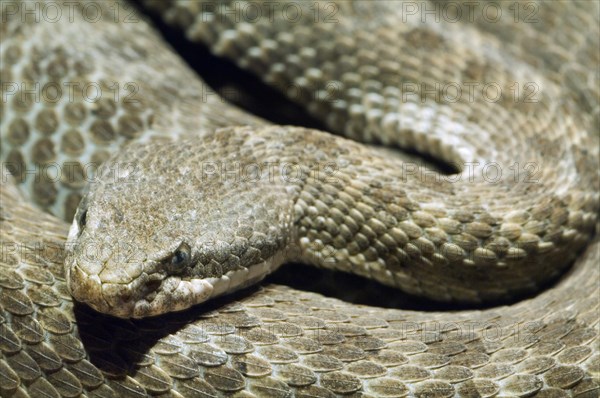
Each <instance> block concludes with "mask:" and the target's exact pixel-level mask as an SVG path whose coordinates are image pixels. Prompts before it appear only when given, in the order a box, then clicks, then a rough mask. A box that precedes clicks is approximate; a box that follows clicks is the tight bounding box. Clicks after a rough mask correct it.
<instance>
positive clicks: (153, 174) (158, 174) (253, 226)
mask: <svg viewBox="0 0 600 398" xmlns="http://www.w3.org/2000/svg"><path fill="white" fill-rule="evenodd" d="M206 145H209V143H204V144H203V142H202V141H201V140H198V139H197V138H195V139H193V140H190V141H188V142H178V143H171V144H165V143H164V142H161V143H160V144H159V143H156V144H154V146H153V144H152V143H144V144H141V143H140V144H136V145H132V146H129V147H127V149H124V150H123V151H122V152H121V153H119V154H118V155H117V156H116V157H114V158H113V159H111V160H109V161H107V163H106V164H105V165H104V167H102V168H101V170H99V172H98V173H97V176H96V177H95V178H94V180H93V181H92V182H91V184H90V188H89V191H88V192H87V193H86V195H85V196H84V198H83V200H82V201H81V203H80V205H79V207H78V209H77V212H76V215H75V219H74V221H73V223H72V226H71V229H70V232H69V238H68V241H67V256H66V261H65V267H66V278H67V283H68V287H69V289H70V292H71V294H72V295H73V297H74V298H75V299H76V300H77V301H80V302H85V303H87V304H88V305H89V306H91V307H92V308H94V309H96V310H97V311H99V312H102V313H106V314H110V315H114V316H117V317H121V318H130V317H133V318H142V317H147V316H154V315H160V314H163V313H166V312H171V311H179V310H184V309H186V308H189V307H191V306H192V305H195V304H198V303H202V302H205V301H207V300H208V299H210V298H212V297H215V296H218V295H221V294H224V293H229V292H231V291H234V290H237V289H240V288H243V287H245V286H247V285H249V284H251V283H254V282H256V281H258V280H260V279H262V278H264V276H266V275H267V274H268V273H270V272H271V271H272V270H273V269H274V268H276V267H277V266H279V265H280V264H281V263H282V262H283V261H284V256H283V254H282V248H283V247H284V246H285V241H286V239H287V238H286V235H285V234H284V232H283V229H284V228H285V227H286V225H288V224H289V221H290V219H291V217H290V216H289V212H288V213H286V211H285V210H284V207H285V208H287V209H291V208H293V206H292V205H291V204H290V203H288V202H287V200H286V199H285V197H283V199H282V194H283V193H284V192H283V191H281V190H279V189H278V188H277V187H273V186H272V185H273V184H271V183H270V185H269V187H268V191H267V194H264V193H260V192H261V190H257V186H260V185H261V184H260V182H259V183H258V185H257V183H256V181H253V182H252V183H251V184H250V185H251V188H252V189H249V188H250V186H239V185H236V184H233V185H232V184H231V182H227V181H224V180H222V179H221V178H209V179H203V178H200V177H198V175H197V174H195V171H196V170H197V169H198V167H201V166H199V165H201V164H202V162H203V159H202V158H201V157H200V158H198V157H199V156H200V155H199V154H203V153H208V152H209V150H208V149H207V148H206V147H205V146H206ZM212 145H214V143H213V144H211V146H212ZM219 145H221V146H222V145H223V143H219ZM129 163H135V167H134V168H132V169H131V170H127V171H124V170H118V171H115V169H117V168H119V167H120V168H123V165H124V164H129ZM174 165H175V166H174ZM267 183H268V182H267ZM242 184H243V183H242ZM262 192H264V191H262Z"/></svg>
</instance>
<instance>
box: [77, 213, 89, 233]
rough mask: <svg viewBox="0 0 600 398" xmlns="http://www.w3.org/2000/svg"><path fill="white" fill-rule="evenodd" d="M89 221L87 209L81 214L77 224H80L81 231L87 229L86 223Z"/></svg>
mask: <svg viewBox="0 0 600 398" xmlns="http://www.w3.org/2000/svg"><path fill="white" fill-rule="evenodd" d="M86 221H87V209H85V210H84V211H83V212H81V214H80V215H79V218H78V220H77V223H78V224H79V229H83V227H85V223H86Z"/></svg>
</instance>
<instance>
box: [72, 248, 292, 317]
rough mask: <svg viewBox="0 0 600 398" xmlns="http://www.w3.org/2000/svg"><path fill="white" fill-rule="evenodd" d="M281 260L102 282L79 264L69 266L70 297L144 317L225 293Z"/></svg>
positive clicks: (106, 309) (102, 308) (259, 277)
mask: <svg viewBox="0 0 600 398" xmlns="http://www.w3.org/2000/svg"><path fill="white" fill-rule="evenodd" d="M281 263H282V261H281V259H280V258H279V256H276V257H275V258H272V259H270V260H267V261H263V262H260V263H257V264H255V265H252V266H250V267H249V268H241V269H238V270H233V271H229V272H227V273H226V274H225V275H223V276H221V277H218V278H194V279H189V280H183V279H181V278H180V277H178V276H169V275H165V274H164V273H162V272H153V273H150V274H148V273H142V274H141V275H140V276H138V277H136V278H135V279H134V280H132V281H130V282H128V283H108V282H102V280H101V279H100V277H99V276H98V275H95V274H94V275H91V274H88V273H87V272H85V270H83V269H82V267H80V266H79V265H78V264H76V263H74V264H72V265H71V266H70V267H69V270H70V271H69V272H68V274H67V278H68V285H69V289H70V290H71V294H72V295H73V297H74V298H75V299H76V300H77V301H80V302H83V303H86V304H87V305H89V306H90V307H92V308H93V309H95V310H96V311H98V312H102V313H105V314H110V315H112V316H116V317H119V318H144V317H149V316H157V315H161V314H164V313H167V312H173V311H182V310H185V309H187V308H189V307H191V306H193V305H196V304H200V303H202V302H205V301H207V300H209V299H211V298H213V297H217V296H220V295H223V294H228V293H231V292H234V291H236V290H239V289H242V288H245V287H247V286H249V285H252V284H255V283H256V282H258V281H260V280H262V279H263V278H264V277H265V276H267V275H268V274H270V273H271V272H272V271H274V270H275V269H276V268H277V267H279V265H280V264H281Z"/></svg>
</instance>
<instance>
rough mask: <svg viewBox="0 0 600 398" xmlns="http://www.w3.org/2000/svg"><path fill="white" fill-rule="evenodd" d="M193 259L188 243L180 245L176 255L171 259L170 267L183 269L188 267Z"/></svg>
mask: <svg viewBox="0 0 600 398" xmlns="http://www.w3.org/2000/svg"><path fill="white" fill-rule="evenodd" d="M191 258H192V250H191V249H190V246H189V245H188V244H187V243H185V242H184V243H182V244H181V245H179V247H178V248H177V250H175V253H173V255H172V256H171V257H170V259H169V265H171V266H172V267H174V268H181V267H183V266H185V265H187V264H188V263H189V261H190V259H191Z"/></svg>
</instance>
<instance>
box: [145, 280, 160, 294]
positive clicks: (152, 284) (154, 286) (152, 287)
mask: <svg viewBox="0 0 600 398" xmlns="http://www.w3.org/2000/svg"><path fill="white" fill-rule="evenodd" d="M160 283H161V281H160V280H150V281H148V282H146V291H147V292H148V293H150V292H154V291H156V290H158V288H159V287H160Z"/></svg>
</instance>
